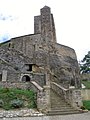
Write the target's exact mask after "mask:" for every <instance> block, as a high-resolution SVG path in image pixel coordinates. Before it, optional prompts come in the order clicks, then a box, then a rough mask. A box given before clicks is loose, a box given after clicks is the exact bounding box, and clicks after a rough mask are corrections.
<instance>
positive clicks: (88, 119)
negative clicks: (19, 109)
mask: <svg viewBox="0 0 90 120" xmlns="http://www.w3.org/2000/svg"><path fill="white" fill-rule="evenodd" d="M0 120H90V112H88V113H83V114H73V115H60V116H42V117H23V118H20V117H18V118H1V119H0Z"/></svg>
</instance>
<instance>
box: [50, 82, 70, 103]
mask: <svg viewBox="0 0 90 120" xmlns="http://www.w3.org/2000/svg"><path fill="white" fill-rule="evenodd" d="M51 88H52V89H53V90H54V91H55V92H56V93H57V94H59V95H60V96H61V97H62V98H63V99H64V100H65V101H67V102H68V98H69V96H68V95H69V94H68V93H69V89H66V88H64V87H63V86H61V85H59V84H57V83H55V82H51Z"/></svg>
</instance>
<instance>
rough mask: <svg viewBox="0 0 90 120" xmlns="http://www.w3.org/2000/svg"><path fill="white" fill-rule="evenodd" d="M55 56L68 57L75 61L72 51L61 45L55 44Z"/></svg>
mask: <svg viewBox="0 0 90 120" xmlns="http://www.w3.org/2000/svg"><path fill="white" fill-rule="evenodd" d="M56 49H57V54H58V55H59V56H61V57H63V56H70V57H71V58H72V59H75V60H76V59H77V57H76V53H75V51H74V49H72V48H70V47H68V46H64V45H61V44H56Z"/></svg>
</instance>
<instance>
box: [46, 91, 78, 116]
mask: <svg viewBox="0 0 90 120" xmlns="http://www.w3.org/2000/svg"><path fill="white" fill-rule="evenodd" d="M50 100H51V110H50V111H48V113H47V115H65V114H77V113H80V112H79V111H78V110H75V109H74V108H73V107H71V106H70V105H69V104H68V103H66V102H65V101H64V100H63V99H62V98H61V97H60V96H59V95H58V94H57V93H56V92H54V91H53V90H52V89H51V90H50Z"/></svg>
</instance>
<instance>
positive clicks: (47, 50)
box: [0, 6, 81, 111]
mask: <svg viewBox="0 0 90 120" xmlns="http://www.w3.org/2000/svg"><path fill="white" fill-rule="evenodd" d="M33 81H34V82H33ZM27 82H30V83H32V84H30V86H29V89H33V90H35V91H36V92H37V94H38V92H39V93H40V95H42V97H41V99H40V96H38V98H39V100H37V101H38V102H37V104H38V108H40V106H42V105H43V107H42V108H43V110H45V111H47V110H49V109H50V89H53V87H51V86H52V83H53V82H54V83H57V84H58V85H60V86H62V87H63V88H65V89H68V90H69V89H70V88H71V87H73V88H74V89H77V91H78V89H79V88H80V87H81V82H80V77H79V66H78V62H77V57H76V53H75V51H74V49H72V48H70V47H68V46H64V45H61V44H59V43H57V40H56V31H55V24H54V18H53V14H52V13H51V9H50V7H48V6H44V7H43V8H42V9H41V10H40V15H38V16H35V17H34V34H30V35H24V36H20V37H16V38H12V39H10V40H9V41H7V42H4V43H2V44H1V46H0V86H3V87H4V86H5V85H6V83H7V86H8V87H9V86H10V87H11V84H12V85H13V84H14V83H16V84H15V85H16V88H18V86H19V85H18V84H22V86H23V85H24V83H27ZM9 83H10V84H9ZM4 84H5V85H4ZM25 86H26V84H25ZM33 86H34V87H33ZM41 87H42V89H43V90H42V91H40V88H41ZM57 87H58V86H57ZM62 87H61V88H62ZM20 88H21V87H20ZM25 88H27V87H25ZM55 88H56V87H55ZM61 88H60V89H61ZM77 93H78V92H77ZM38 95H39V94H38ZM43 95H44V96H43ZM61 96H63V94H61ZM77 96H78V97H80V94H78V95H77ZM74 97H75V96H74ZM38 98H37V99H38ZM40 101H42V102H41V103H42V105H40ZM69 102H70V101H69ZM77 102H78V103H80V104H79V105H81V99H79V101H77ZM43 103H44V104H43ZM39 105H40V106H39Z"/></svg>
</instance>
